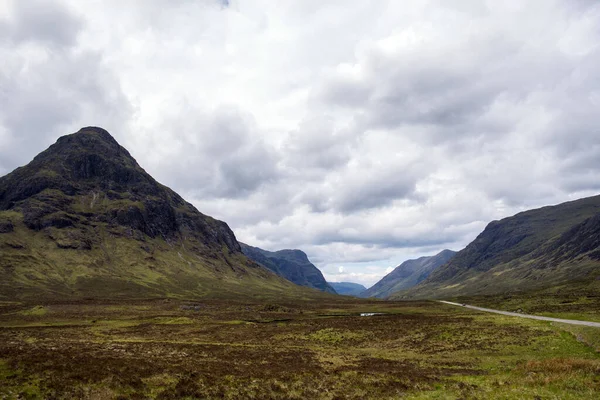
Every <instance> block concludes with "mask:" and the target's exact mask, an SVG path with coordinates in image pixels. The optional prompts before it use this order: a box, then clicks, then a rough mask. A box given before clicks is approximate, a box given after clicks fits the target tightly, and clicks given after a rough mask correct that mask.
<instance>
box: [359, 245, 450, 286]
mask: <svg viewBox="0 0 600 400" xmlns="http://www.w3.org/2000/svg"><path fill="white" fill-rule="evenodd" d="M455 254H456V252H454V251H452V250H442V251H441V252H440V253H438V254H436V255H435V256H430V257H420V258H417V259H416V260H407V261H404V262H403V263H402V264H400V265H399V266H397V267H396V268H395V269H394V270H393V271H392V272H390V273H389V274H387V275H386V276H384V277H383V278H382V279H381V280H380V281H379V282H377V283H376V284H375V285H373V286H372V287H370V288H369V289H368V290H367V291H365V292H364V293H363V295H364V296H365V297H379V298H386V297H388V296H389V295H391V294H392V293H394V292H397V291H399V290H404V289H408V288H411V287H413V286H415V285H417V284H419V283H420V282H422V281H423V280H425V279H426V278H427V277H428V276H429V275H430V274H431V273H432V272H433V271H435V270H436V269H437V268H439V267H440V266H442V265H443V264H445V263H447V262H448V260H450V259H451V258H452V257H453V256H454V255H455Z"/></svg>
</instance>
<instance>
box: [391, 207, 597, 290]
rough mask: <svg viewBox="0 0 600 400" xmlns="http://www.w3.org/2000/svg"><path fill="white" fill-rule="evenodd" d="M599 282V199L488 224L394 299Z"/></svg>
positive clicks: (543, 209) (541, 210)
mask: <svg viewBox="0 0 600 400" xmlns="http://www.w3.org/2000/svg"><path fill="white" fill-rule="evenodd" d="M598 279H600V196H595V197H589V198H584V199H580V200H576V201H571V202H567V203H563V204H559V205H556V206H547V207H543V208H540V209H536V210H530V211H525V212H521V213H519V214H517V215H515V216H512V217H509V218H505V219H503V220H501V221H493V222H491V223H490V224H489V225H488V226H487V227H486V228H485V230H484V231H483V232H482V233H481V234H479V236H477V238H476V239H475V240H474V241H473V242H471V243H470V244H469V245H468V246H467V247H466V248H465V249H463V250H461V251H460V252H458V253H457V254H456V256H454V258H452V260H450V262H448V263H447V264H445V265H443V266H442V267H440V268H438V269H437V270H436V271H434V272H433V273H432V274H431V275H430V276H429V277H428V278H427V279H426V280H425V281H423V282H422V283H421V284H420V285H418V286H416V287H414V288H412V289H409V290H408V291H407V292H402V293H398V294H397V295H395V296H394V297H396V298H403V297H435V298H441V297H452V296H461V295H481V294H502V293H515V292H526V291H530V290H537V289H544V288H550V287H555V286H559V285H565V284H566V285H567V286H568V285H577V286H578V287H579V286H580V285H582V284H583V285H594V284H595V283H597V281H598Z"/></svg>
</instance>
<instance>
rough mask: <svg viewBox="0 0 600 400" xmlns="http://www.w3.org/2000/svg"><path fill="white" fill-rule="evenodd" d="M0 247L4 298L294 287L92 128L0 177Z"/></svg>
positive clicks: (239, 292) (242, 292)
mask: <svg viewBox="0 0 600 400" xmlns="http://www.w3.org/2000/svg"><path fill="white" fill-rule="evenodd" d="M0 254H1V257H0V299H4V300H6V299H9V300H19V299H50V300H53V299H61V300H64V299H80V298H115V297H126V298H138V297H139V298H148V297H170V296H178V297H182V296H187V297H198V296H221V295H223V294H224V293H227V296H234V297H235V296H238V297H241V298H243V297H244V296H247V295H256V294H259V295H261V296H262V295H265V294H266V293H273V295H274V296H279V295H282V294H286V293H294V291H296V292H297V289H296V287H295V286H294V285H291V284H289V282H287V281H285V280H283V279H281V278H279V277H277V276H276V275H275V274H273V273H271V272H270V271H268V270H266V269H265V268H263V267H262V266H260V265H258V264H256V263H254V262H252V261H251V260H249V259H248V258H247V257H245V256H244V255H243V253H242V251H241V248H240V245H239V243H238V242H237V240H236V238H235V235H234V234H233V232H232V231H231V230H230V229H229V227H228V226H227V224H226V223H224V222H221V221H218V220H216V219H214V218H211V217H209V216H207V215H204V214H202V213H200V212H199V211H198V210H196V209H195V208H194V207H193V206H192V205H191V204H190V203H188V202H186V201H185V200H183V199H182V198H181V197H180V196H179V195H178V194H177V193H175V192H174V191H172V190H171V189H169V188H168V187H166V186H163V185H161V184H160V183H158V182H157V181H155V180H154V179H153V178H152V177H151V176H150V175H149V174H147V173H146V172H145V171H144V170H143V169H142V168H141V167H140V166H139V165H138V164H137V162H136V161H135V159H134V158H133V157H132V156H131V155H130V154H129V152H128V151H127V150H125V149H124V148H123V147H121V146H120V145H119V144H118V143H117V141H116V140H115V139H114V138H113V137H112V136H111V135H110V134H109V133H108V132H107V131H105V130H104V129H101V128H97V127H87V128H83V129H81V130H80V131H79V132H77V133H74V134H71V135H67V136H63V137H61V138H59V139H58V140H57V142H56V143H55V144H53V145H52V146H50V147H49V148H48V149H47V150H45V151H44V152H42V153H40V154H39V155H37V156H36V157H35V158H34V159H33V161H31V162H30V163H29V164H27V165H26V166H24V167H20V168H17V169H16V170H14V171H13V172H11V173H10V174H8V175H6V176H3V177H1V178H0Z"/></svg>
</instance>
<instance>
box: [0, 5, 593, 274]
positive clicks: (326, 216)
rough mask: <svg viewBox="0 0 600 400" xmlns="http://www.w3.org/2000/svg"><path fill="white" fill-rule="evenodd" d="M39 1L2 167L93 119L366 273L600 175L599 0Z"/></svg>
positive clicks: (10, 28) (27, 16) (267, 236)
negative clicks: (594, 0)
mask: <svg viewBox="0 0 600 400" xmlns="http://www.w3.org/2000/svg"><path fill="white" fill-rule="evenodd" d="M24 4H25V2H21V1H16V0H11V1H9V0H4V1H3V2H2V1H0V58H1V59H2V60H3V62H2V63H1V65H0V88H1V89H0V146H1V147H0V173H7V172H8V171H10V170H12V169H14V168H15V167H17V166H19V165H22V164H24V163H26V162H28V161H29V160H30V159H31V158H32V157H33V156H34V155H35V154H36V153H38V152H39V151H41V150H43V149H44V148H45V147H47V146H48V145H49V144H50V143H51V142H53V141H54V140H55V139H56V137H57V136H58V135H60V134H66V133H69V132H73V131H75V130H77V129H78V128H79V127H80V126H85V125H100V126H103V127H105V128H107V129H109V130H110V131H111V133H112V134H113V135H114V136H115V138H116V139H117V140H119V141H120V142H121V144H123V145H125V146H126V147H127V148H128V149H129V150H130V152H131V153H132V154H133V155H134V156H135V157H136V158H137V159H138V161H139V162H140V164H141V165H142V166H144V167H145V168H146V170H147V171H148V172H150V173H151V174H152V175H154V176H155V177H156V178H157V179H159V180H160V181H161V182H163V183H164V184H166V185H168V186H171V187H172V188H173V189H175V190H176V191H178V192H180V193H181V194H182V195H183V196H184V197H185V198H186V199H188V200H190V201H192V202H193V203H194V204H195V205H196V206H197V207H198V208H199V209H200V210H201V211H202V212H204V213H206V214H209V215H213V216H215V217H217V218H220V219H223V220H225V221H227V222H228V223H229V224H230V225H231V227H232V228H233V229H234V231H235V232H236V234H237V236H238V237H239V238H240V239H241V240H243V241H244V242H246V243H249V244H253V245H257V246H264V247H267V248H270V249H277V248H289V247H295V248H301V249H303V250H305V251H306V252H307V253H308V255H309V257H311V259H312V260H313V261H315V262H316V263H317V265H318V266H319V267H321V268H322V269H323V270H324V271H325V274H326V276H330V277H332V278H335V279H336V280H340V279H341V278H344V279H345V280H352V279H354V280H358V281H360V282H363V283H368V282H372V281H373V280H376V278H377V277H381V276H382V275H383V274H384V273H385V271H386V268H388V267H391V266H395V265H397V264H399V263H400V262H401V261H403V260H404V259H406V258H408V257H417V256H420V255H430V254H434V253H437V252H438V251H439V250H441V249H442V248H452V249H454V250H458V249H460V248H461V247H462V246H464V245H466V244H467V243H468V242H469V241H470V240H472V239H473V238H474V237H475V236H476V234H477V233H478V232H479V231H480V230H481V229H482V228H483V227H484V226H485V224H486V223H487V222H488V221H490V220H492V219H497V218H501V217H504V216H507V215H510V214H512V213H515V212H517V211H520V210H522V209H524V208H530V207H535V206H541V205H545V204H551V203H558V202H561V201H565V200H570V199H573V198H577V197H580V196H584V195H589V194H594V193H596V192H598V190H599V189H600V185H599V184H598V182H597V179H596V177H597V176H598V174H599V173H600V161H598V160H600V157H599V156H600V134H599V132H598V126H600V116H599V114H598V112H597V110H598V106H599V105H600V69H598V65H600V45H599V43H600V29H599V28H598V27H599V26H600V5H598V3H597V2H592V1H583V0H581V1H568V0H533V1H528V2H522V1H516V0H515V1H505V2H498V1H492V0H488V1H474V0H452V1H446V0H444V1H442V0H430V1H417V0H415V1H403V2H384V1H381V2H371V1H357V2H352V4H350V3H348V2H346V1H329V2H326V3H323V2H322V1H312V0H310V1H308V0H307V1H302V2H297V1H291V0H290V1H280V2H276V3H274V2H269V1H266V0H255V1H239V0H238V1H233V0H232V1H227V2H223V1H222V0H219V1H217V0H201V1H194V2H189V1H184V0H177V1H167V0H149V1H144V2H141V1H140V2H137V1H129V2H122V1H120V2H117V1H116V0H109V1H103V2H99V1H89V2H80V1H76V0H63V1H59V0H55V1H50V0H47V1H42V0H36V6H35V7H25V6H24ZM340 265H343V266H344V270H343V271H340V270H339V269H338V268H339V267H340ZM369 268H371V269H369ZM342 273H343V274H344V275H340V274H342ZM336 274H337V275H336Z"/></svg>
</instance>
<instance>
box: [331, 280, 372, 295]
mask: <svg viewBox="0 0 600 400" xmlns="http://www.w3.org/2000/svg"><path fill="white" fill-rule="evenodd" d="M328 283H329V285H330V286H331V287H332V288H333V289H335V291H336V292H337V293H338V294H341V295H344V296H357V297H363V296H362V293H363V292H364V291H365V290H367V288H366V287H364V286H363V285H361V284H358V283H353V282H328Z"/></svg>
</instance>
